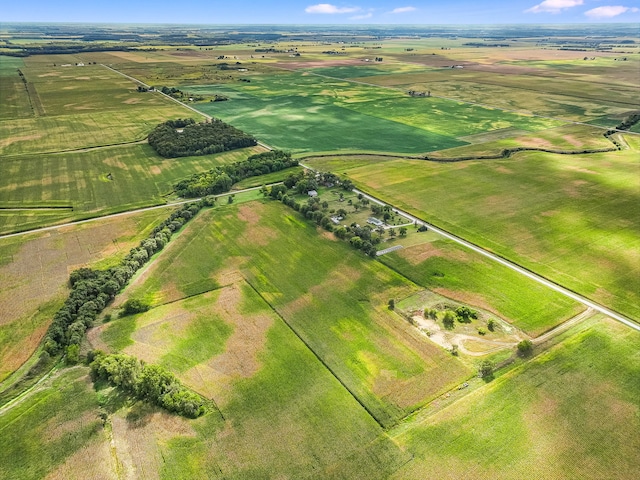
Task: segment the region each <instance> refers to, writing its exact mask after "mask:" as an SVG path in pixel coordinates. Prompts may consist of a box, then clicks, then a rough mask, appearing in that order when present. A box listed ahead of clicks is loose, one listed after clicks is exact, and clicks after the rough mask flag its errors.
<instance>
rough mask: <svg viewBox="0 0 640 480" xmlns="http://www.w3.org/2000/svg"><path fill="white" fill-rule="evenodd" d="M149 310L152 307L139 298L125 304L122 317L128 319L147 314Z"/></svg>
mask: <svg viewBox="0 0 640 480" xmlns="http://www.w3.org/2000/svg"><path fill="white" fill-rule="evenodd" d="M149 308H151V305H149V304H148V303H146V302H143V301H142V300H140V299H138V298H130V299H129V300H127V301H126V302H124V305H122V312H121V313H120V316H121V317H126V316H127V315H134V314H136V313H142V312H146V311H147V310H149Z"/></svg>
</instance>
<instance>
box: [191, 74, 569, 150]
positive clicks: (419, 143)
mask: <svg viewBox="0 0 640 480" xmlns="http://www.w3.org/2000/svg"><path fill="white" fill-rule="evenodd" d="M353 68H356V67H353ZM184 88H185V89H189V91H193V92H195V93H200V94H209V95H211V94H214V93H217V94H223V95H225V96H227V97H228V98H229V99H230V100H229V101H227V102H215V103H205V104H202V103H201V104H197V105H196V107H197V108H198V109H200V110H201V111H203V112H205V113H207V114H209V115H212V116H215V117H220V118H222V119H223V120H225V121H228V122H231V123H233V124H234V125H237V126H239V127H240V128H242V129H244V130H246V131H250V132H253V133H254V134H255V135H256V136H257V137H258V138H260V139H263V140H264V141H265V142H267V143H269V144H272V145H274V146H278V147H280V148H289V149H293V150H296V151H309V150H311V151H314V150H315V151H325V150H328V148H327V147H328V145H331V149H333V150H340V149H350V150H358V149H359V150H367V151H389V152H400V153H422V152H428V151H434V150H441V149H445V148H451V147H454V146H458V145H462V144H463V143H464V142H463V141H461V140H460V139H459V138H457V137H460V136H464V135H471V134H477V133H481V132H482V133H484V132H490V131H494V130H500V129H505V128H514V129H517V130H525V131H535V130H543V129H546V128H549V127H554V126H560V125H562V123H561V122H558V121H554V120H549V119H543V118H535V117H531V116H525V115H519V114H516V113H509V112H504V111H500V110H495V109H491V108H487V107H482V106H479V105H468V104H463V103H459V102H454V101H450V100H444V99H439V98H411V97H409V96H407V95H406V93H404V92H402V91H397V90H389V89H380V88H375V87H372V86H369V85H364V84H359V83H351V82H347V81H342V80H336V79H327V78H325V77H322V76H318V75H309V74H304V73H302V74H299V73H295V74H294V73H289V74H283V73H281V74H278V75H271V76H269V75H258V76H253V77H251V83H250V84H243V85H242V86H241V85H239V84H225V85H211V86H186V87H184ZM452 117H453V118H455V119H456V121H454V122H450V121H446V120H445V119H449V118H452ZM372 132H375V135H372V134H371V133H372Z"/></svg>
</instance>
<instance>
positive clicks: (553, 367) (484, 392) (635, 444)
mask: <svg viewBox="0 0 640 480" xmlns="http://www.w3.org/2000/svg"><path fill="white" fill-rule="evenodd" d="M639 351H640V336H638V334H637V332H635V331H633V330H630V329H628V328H627V327H625V326H623V325H620V324H617V323H614V322H613V321H611V320H603V318H602V317H600V318H599V321H598V323H596V324H594V325H593V326H592V327H590V328H588V329H586V330H584V329H581V331H579V332H577V333H576V332H574V335H572V336H570V337H569V338H567V339H566V340H565V341H563V342H562V343H561V344H559V345H556V346H555V347H553V348H552V349H550V350H549V351H547V352H544V353H542V354H541V355H540V356H538V357H536V358H534V359H533V360H532V361H530V362H528V363H527V364H525V365H523V366H521V367H519V368H517V369H515V370H512V371H510V372H508V373H507V374H505V375H503V376H501V377H499V378H497V379H496V380H494V381H493V382H491V383H489V384H488V385H486V386H484V387H483V388H481V389H478V390H475V391H473V392H471V393H470V394H469V395H467V396H466V397H465V398H464V399H462V400H460V401H458V402H456V403H455V404H453V405H451V406H449V407H447V408H445V409H443V410H441V411H440V412H438V413H436V414H434V415H433V416H431V417H430V418H427V419H426V420H424V421H423V422H421V423H416V424H413V425H404V426H403V428H404V431H403V432H400V433H399V434H398V435H393V434H392V437H393V438H394V440H395V441H396V442H397V443H398V444H399V445H401V446H402V447H403V448H405V449H407V451H409V452H410V453H411V454H413V459H412V461H411V462H409V463H408V464H407V465H405V466H404V467H403V468H402V469H400V470H399V471H398V472H397V473H396V474H395V475H393V476H392V477H391V478H395V479H403V480H404V479H414V478H415V479H423V478H477V479H493V478H501V479H514V480H515V479H521V478H580V479H602V478H616V479H629V480H631V479H634V478H636V477H637V473H638V470H639V469H640V463H639V462H640V459H639V458H638V455H637V452H638V450H639V449H640V436H639V435H638V431H640V417H638V410H639V409H640V384H639V383H638V381H637V379H638V375H640V357H639V355H638V352H639ZM586 399H588V401H585V400H586Z"/></svg>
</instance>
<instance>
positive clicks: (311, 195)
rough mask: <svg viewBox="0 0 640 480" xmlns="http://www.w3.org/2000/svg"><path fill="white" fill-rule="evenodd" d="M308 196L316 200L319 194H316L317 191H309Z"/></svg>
mask: <svg viewBox="0 0 640 480" xmlns="http://www.w3.org/2000/svg"><path fill="white" fill-rule="evenodd" d="M307 195H309V196H310V197H311V198H314V197H317V196H318V192H316V191H315V190H309V191H308V192H307Z"/></svg>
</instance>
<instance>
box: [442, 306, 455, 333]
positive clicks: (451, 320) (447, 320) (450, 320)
mask: <svg viewBox="0 0 640 480" xmlns="http://www.w3.org/2000/svg"><path fill="white" fill-rule="evenodd" d="M442 324H443V325H444V328H446V329H447V330H453V329H454V328H455V326H456V315H455V313H453V312H452V311H451V310H446V311H445V312H444V316H443V317H442Z"/></svg>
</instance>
